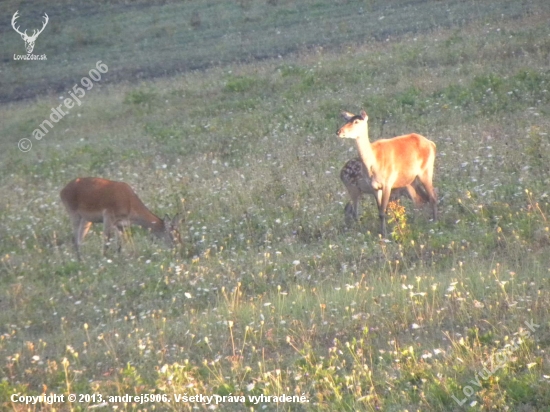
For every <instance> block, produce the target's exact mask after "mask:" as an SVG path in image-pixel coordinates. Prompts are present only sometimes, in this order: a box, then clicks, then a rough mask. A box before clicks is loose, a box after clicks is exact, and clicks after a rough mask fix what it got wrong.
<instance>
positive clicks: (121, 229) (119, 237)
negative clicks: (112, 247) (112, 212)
mask: <svg viewBox="0 0 550 412" xmlns="http://www.w3.org/2000/svg"><path fill="white" fill-rule="evenodd" d="M116 229H117V242H118V245H117V253H120V251H121V250H122V238H123V237H124V225H123V224H122V223H120V222H119V223H118V224H117V225H116Z"/></svg>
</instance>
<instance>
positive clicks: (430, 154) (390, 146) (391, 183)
mask: <svg viewBox="0 0 550 412" xmlns="http://www.w3.org/2000/svg"><path fill="white" fill-rule="evenodd" d="M342 116H343V117H344V119H346V121H347V122H346V124H345V125H343V126H342V127H341V128H340V129H339V130H338V131H337V132H336V134H337V136H338V137H340V138H349V139H355V140H356V142H357V148H358V149H359V154H360V155H361V160H362V161H363V163H364V164H365V167H366V168H367V173H368V175H369V177H370V179H371V186H372V188H373V189H374V191H375V198H376V204H377V206H378V215H379V216H380V222H381V233H382V235H383V236H384V237H385V236H386V208H387V207H388V203H389V200H390V194H391V190H392V189H394V188H403V187H405V188H406V187H407V186H410V185H411V184H412V182H413V181H414V180H415V179H416V178H418V180H419V182H420V183H421V184H422V185H423V186H424V189H425V190H426V193H427V194H428V197H429V202H430V205H431V206H432V211H433V219H434V220H436V219H437V198H436V194H435V191H434V188H433V184H432V178H433V167H434V161H435V143H434V142H432V141H430V140H428V139H426V138H425V137H424V136H421V135H419V134H416V133H412V134H408V135H404V136H398V137H394V138H393V139H381V140H377V141H376V142H374V143H372V144H371V143H370V141H369V127H368V116H367V113H365V111H364V110H362V111H361V114H360V115H354V114H352V113H348V112H342Z"/></svg>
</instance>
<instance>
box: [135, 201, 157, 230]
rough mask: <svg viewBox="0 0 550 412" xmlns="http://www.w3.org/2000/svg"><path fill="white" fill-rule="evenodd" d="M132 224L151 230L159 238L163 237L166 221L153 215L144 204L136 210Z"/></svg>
mask: <svg viewBox="0 0 550 412" xmlns="http://www.w3.org/2000/svg"><path fill="white" fill-rule="evenodd" d="M131 220H132V222H133V223H135V224H136V225H140V226H141V227H143V228H145V229H148V230H150V231H151V232H152V233H154V234H155V235H157V236H161V235H162V234H163V233H164V221H163V220H162V219H161V218H160V217H158V216H156V215H155V214H153V213H151V211H150V210H149V209H147V208H146V207H145V206H144V205H143V204H141V205H139V206H138V207H135V208H134V213H133V216H132V219H131Z"/></svg>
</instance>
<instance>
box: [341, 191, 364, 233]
mask: <svg viewBox="0 0 550 412" xmlns="http://www.w3.org/2000/svg"><path fill="white" fill-rule="evenodd" d="M347 189H348V194H349V197H350V198H351V201H349V202H348V203H347V204H346V206H345V208H344V215H345V220H346V224H351V222H352V221H357V219H358V207H359V199H360V198H361V191H360V190H359V188H357V186H348V187H347Z"/></svg>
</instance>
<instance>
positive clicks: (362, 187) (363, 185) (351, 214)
mask: <svg viewBox="0 0 550 412" xmlns="http://www.w3.org/2000/svg"><path fill="white" fill-rule="evenodd" d="M340 180H341V181H342V183H343V184H344V186H346V190H347V191H348V194H349V197H350V198H351V200H350V201H349V202H348V203H346V206H345V207H344V216H345V221H346V223H347V224H350V223H351V222H352V221H353V220H355V221H356V220H357V219H358V206H359V200H360V199H361V196H362V195H363V194H370V195H376V191H375V190H374V188H373V187H372V181H371V178H370V177H369V173H368V172H367V168H366V167H365V164H364V163H363V161H362V160H361V158H360V157H356V158H353V159H350V160H348V161H347V162H346V164H345V165H344V167H342V170H340ZM402 196H406V197H409V198H410V199H411V200H412V201H413V202H414V204H415V205H416V206H418V205H421V204H423V203H427V202H428V201H429V198H428V195H427V194H426V192H425V191H424V189H423V188H422V187H421V185H420V183H419V182H418V179H415V181H414V182H413V183H412V184H410V185H407V186H405V187H404V188H395V189H392V191H391V195H390V201H391V200H397V199H398V198H399V197H402Z"/></svg>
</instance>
